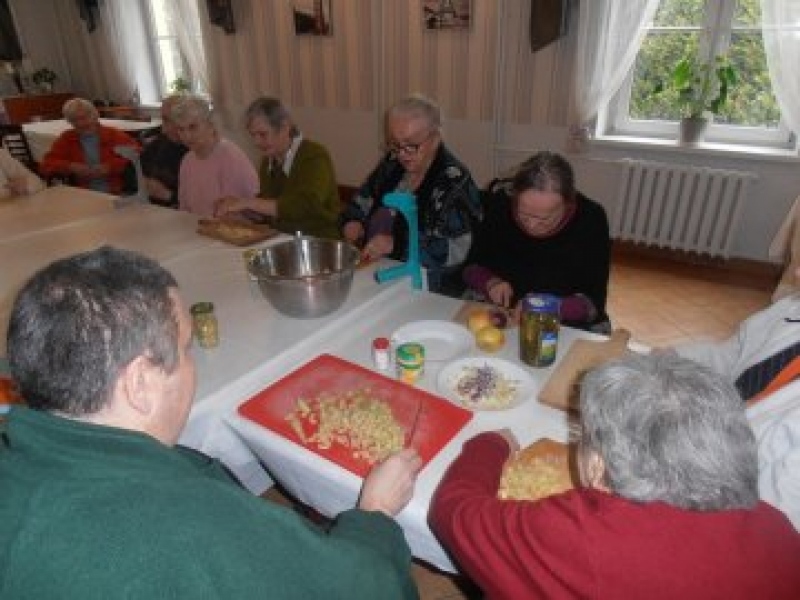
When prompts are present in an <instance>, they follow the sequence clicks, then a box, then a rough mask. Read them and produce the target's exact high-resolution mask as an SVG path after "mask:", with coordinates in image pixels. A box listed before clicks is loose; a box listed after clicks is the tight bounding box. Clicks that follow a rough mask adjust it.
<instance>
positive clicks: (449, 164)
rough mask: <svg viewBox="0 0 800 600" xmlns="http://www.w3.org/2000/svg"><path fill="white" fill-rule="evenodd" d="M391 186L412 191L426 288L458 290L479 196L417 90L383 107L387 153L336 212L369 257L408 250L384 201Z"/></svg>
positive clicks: (403, 231)
mask: <svg viewBox="0 0 800 600" xmlns="http://www.w3.org/2000/svg"><path fill="white" fill-rule="evenodd" d="M394 191H406V192H411V193H413V194H414V196H416V200H417V211H418V214H417V220H418V226H419V244H420V261H421V262H422V266H423V267H425V269H426V270H427V277H428V289H429V290H431V291H433V292H439V293H443V294H447V295H450V296H460V295H461V293H462V292H463V290H464V285H463V283H462V281H461V268H462V265H463V262H464V259H465V258H466V257H467V253H468V252H469V250H470V247H471V246H472V235H473V229H474V228H475V225H476V224H477V222H478V221H480V219H481V205H480V194H479V192H478V188H477V186H476V185H475V182H474V181H473V180H472V175H471V174H470V172H469V169H467V167H466V166H464V164H463V163H462V162H461V161H460V160H458V158H456V156H455V155H454V154H453V153H452V152H451V151H450V150H449V149H448V148H447V146H445V143H444V137H443V133H442V114H441V111H440V110H439V106H438V105H437V104H436V103H435V102H434V101H433V100H431V99H430V98H427V97H425V96H423V95H422V94H411V95H410V96H407V97H405V98H403V99H401V100H399V101H398V102H397V103H395V104H394V105H393V106H392V107H391V108H390V109H389V110H388V111H387V113H386V154H385V155H384V157H383V159H382V160H381V161H380V163H378V166H376V167H375V169H373V171H372V173H370V175H369V176H368V177H367V180H366V181H365V182H364V184H363V185H362V186H361V188H360V189H359V190H358V192H357V193H356V195H355V197H354V198H353V199H352V200H351V202H350V203H349V204H348V206H347V207H346V208H345V210H344V211H343V212H342V215H341V216H340V218H339V221H340V224H341V227H342V234H343V236H344V238H345V239H346V240H348V241H350V242H353V243H354V244H358V245H359V246H360V247H362V248H363V252H364V255H365V256H366V257H367V258H379V257H382V256H389V257H390V258H394V259H396V260H405V259H406V258H407V256H408V226H407V224H406V222H405V220H404V219H402V218H395V211H394V210H393V209H389V208H387V207H385V206H384V205H383V197H384V196H385V195H386V194H387V193H389V192H394Z"/></svg>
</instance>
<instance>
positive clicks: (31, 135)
mask: <svg viewBox="0 0 800 600" xmlns="http://www.w3.org/2000/svg"><path fill="white" fill-rule="evenodd" d="M100 122H101V123H102V124H103V125H107V126H109V127H116V128H117V129H121V130H122V131H126V132H128V133H130V134H131V135H133V136H136V135H137V134H139V133H141V132H142V131H147V130H150V129H156V128H157V127H160V126H161V120H160V119H153V120H152V121H128V120H125V119H100ZM70 127H71V125H70V124H69V123H67V121H66V120H64V119H56V120H53V121H35V122H33V123H25V124H24V125H23V126H22V130H23V131H24V132H25V137H26V138H28V145H29V146H30V147H31V154H33V158H34V159H35V160H36V161H37V162H38V161H41V160H42V157H43V156H44V155H45V154H47V151H48V150H50V146H52V145H53V142H54V141H55V139H56V138H57V137H58V136H59V135H61V134H62V133H63V132H64V131H66V130H67V129H69V128H70Z"/></svg>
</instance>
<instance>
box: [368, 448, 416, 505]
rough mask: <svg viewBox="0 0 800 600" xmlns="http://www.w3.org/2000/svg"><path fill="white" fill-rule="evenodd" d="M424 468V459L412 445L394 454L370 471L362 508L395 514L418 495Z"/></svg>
mask: <svg viewBox="0 0 800 600" xmlns="http://www.w3.org/2000/svg"><path fill="white" fill-rule="evenodd" d="M421 468H422V459H421V458H420V457H419V455H418V454H417V451H416V450H414V449H412V448H406V449H405V450H400V451H399V452H396V453H394V454H392V455H391V456H390V457H389V458H387V459H386V460H384V461H383V462H382V463H380V464H378V465H376V466H375V467H374V468H373V469H372V471H370V473H369V475H367V478H366V479H365V480H364V485H363V486H362V487H361V497H360V498H359V501H358V508H360V509H362V510H367V511H380V512H382V513H384V514H386V515H387V516H389V517H394V516H395V515H396V514H397V513H399V512H400V511H401V510H403V508H405V506H406V504H408V503H409V501H410V500H411V497H412V496H413V495H414V484H415V483H416V481H417V474H418V473H419V470H420V469H421Z"/></svg>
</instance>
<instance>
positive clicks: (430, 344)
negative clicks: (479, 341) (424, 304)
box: [392, 321, 473, 362]
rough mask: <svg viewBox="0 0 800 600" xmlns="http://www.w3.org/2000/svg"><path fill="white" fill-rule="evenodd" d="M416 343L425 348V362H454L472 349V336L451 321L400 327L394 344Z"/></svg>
mask: <svg viewBox="0 0 800 600" xmlns="http://www.w3.org/2000/svg"><path fill="white" fill-rule="evenodd" d="M410 342H416V343H418V344H422V345H423V346H424V347H425V361H426V362H427V361H446V360H452V359H454V358H456V357H458V356H461V355H462V354H465V353H466V352H469V350H470V349H471V348H472V343H473V338H472V334H471V333H470V332H469V330H467V328H466V327H464V326H463V325H459V324H458V323H452V322H450V321H414V322H413V323H408V324H406V325H403V326H402V327H398V328H397V329H396V330H395V332H394V333H393V334H392V344H393V345H394V346H395V347H396V346H399V345H400V344H408V343H410Z"/></svg>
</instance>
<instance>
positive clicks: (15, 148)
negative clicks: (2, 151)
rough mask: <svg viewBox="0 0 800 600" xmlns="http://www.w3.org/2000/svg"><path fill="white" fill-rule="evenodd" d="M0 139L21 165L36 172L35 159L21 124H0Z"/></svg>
mask: <svg viewBox="0 0 800 600" xmlns="http://www.w3.org/2000/svg"><path fill="white" fill-rule="evenodd" d="M0 141H2V142H3V146H5V148H6V150H8V153H9V154H11V156H13V157H14V158H16V159H17V160H18V161H19V162H21V163H22V164H23V165H25V166H26V167H28V168H29V169H31V170H32V171H34V172H36V166H37V165H36V160H34V158H33V153H32V152H31V147H30V146H29V145H28V138H26V137H25V132H24V131H23V130H22V125H7V124H6V125H0Z"/></svg>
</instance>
